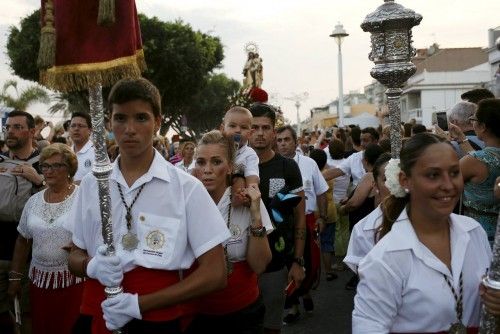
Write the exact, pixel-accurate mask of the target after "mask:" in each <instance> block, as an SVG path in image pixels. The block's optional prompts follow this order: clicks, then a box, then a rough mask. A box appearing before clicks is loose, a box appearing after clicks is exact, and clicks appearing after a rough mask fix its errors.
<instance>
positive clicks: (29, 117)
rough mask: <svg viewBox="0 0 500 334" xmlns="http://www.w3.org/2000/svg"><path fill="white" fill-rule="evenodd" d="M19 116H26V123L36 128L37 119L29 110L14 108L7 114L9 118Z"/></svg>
mask: <svg viewBox="0 0 500 334" xmlns="http://www.w3.org/2000/svg"><path fill="white" fill-rule="evenodd" d="M18 116H21V117H22V116H24V117H26V124H27V125H28V129H34V128H35V119H34V118H33V116H32V115H31V114H30V113H29V112H26V111H23V110H18V109H15V110H12V111H11V112H9V115H8V116H7V118H10V117H18Z"/></svg>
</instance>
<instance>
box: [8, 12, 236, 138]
mask: <svg viewBox="0 0 500 334" xmlns="http://www.w3.org/2000/svg"><path fill="white" fill-rule="evenodd" d="M139 21H140V25H141V33H142V41H143V45H144V53H145V57H146V63H147V66H148V69H147V71H146V72H145V73H144V74H143V75H144V77H146V78H147V79H149V80H151V81H152V82H153V83H154V84H155V85H156V86H157V87H158V89H159V90H160V94H161V96H162V111H163V114H164V116H165V117H164V119H165V122H164V124H163V126H162V130H163V131H162V132H163V133H165V132H166V131H167V130H168V128H170V127H172V128H174V130H177V131H178V132H179V131H180V128H181V125H182V119H183V116H184V119H187V121H188V124H187V126H188V127H189V128H190V129H192V130H193V131H194V133H200V132H202V131H205V130H207V129H211V128H212V125H214V124H216V123H218V122H219V121H220V118H221V113H222V112H223V111H224V109H225V107H226V105H225V103H226V102H227V96H228V95H231V94H233V93H234V91H235V90H237V89H238V88H239V83H238V82H236V81H234V80H231V79H228V78H227V77H225V76H224V75H220V74H217V75H214V74H213V71H214V70H215V69H218V68H220V67H221V63H222V60H223V59H224V52H223V46H222V43H221V41H220V39H219V38H218V37H216V36H212V35H209V34H205V33H203V32H200V31H194V30H193V29H192V27H191V26H190V25H189V24H186V23H184V22H183V21H181V20H177V21H175V22H163V21H161V20H159V19H158V18H156V17H153V18H148V17H146V16H145V15H142V14H141V15H139ZM39 22H40V18H39V11H35V12H34V13H32V14H30V15H28V16H27V17H25V18H23V19H22V20H21V26H20V29H18V28H17V27H11V29H10V34H9V37H8V42H7V54H8V56H9V58H10V67H11V69H12V71H13V72H14V74H16V75H18V76H20V77H21V78H23V79H26V80H31V81H38V69H37V67H36V59H37V54H38V48H39V39H40V23H39ZM107 91H109V90H105V91H104V97H106V93H107ZM86 97H87V93H86V92H74V93H69V94H58V95H56V96H55V97H54V98H55V100H56V101H57V102H56V104H54V105H53V106H52V108H51V110H50V111H52V112H57V111H61V110H66V112H68V110H69V111H74V110H80V109H82V108H83V109H85V108H86V109H87V110H88V102H87V100H86Z"/></svg>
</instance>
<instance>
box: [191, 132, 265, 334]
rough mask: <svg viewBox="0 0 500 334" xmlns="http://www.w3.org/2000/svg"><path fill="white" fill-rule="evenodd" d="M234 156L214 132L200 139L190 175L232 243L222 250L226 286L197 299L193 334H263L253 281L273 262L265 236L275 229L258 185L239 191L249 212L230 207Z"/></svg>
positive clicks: (260, 303)
mask: <svg viewBox="0 0 500 334" xmlns="http://www.w3.org/2000/svg"><path fill="white" fill-rule="evenodd" d="M234 151H235V143H234V142H233V141H231V140H229V139H227V138H226V137H224V136H223V135H222V133H221V132H220V131H217V130H214V131H210V132H209V133H207V134H205V135H204V136H203V137H202V138H201V140H200V142H199V144H198V150H197V152H196V168H195V172H194V174H195V176H196V177H197V178H198V179H199V180H200V181H201V182H202V183H203V185H204V186H205V188H206V189H207V191H208V193H209V194H210V196H211V197H212V199H213V200H214V202H215V203H216V204H217V207H218V208H219V210H220V212H221V214H222V217H224V218H225V219H226V224H227V227H228V228H229V231H230V232H231V238H230V239H229V240H228V241H227V242H226V244H225V246H224V249H225V253H226V265H227V270H228V280H227V286H226V288H224V289H223V290H220V291H217V292H214V293H211V294H209V295H207V296H204V297H202V298H201V300H200V302H199V305H200V309H199V312H200V315H199V316H198V318H197V319H195V321H194V323H193V325H192V328H191V333H200V332H202V331H203V332H212V331H213V332H215V331H217V332H219V333H240V334H243V333H245V334H246V333H248V334H250V333H263V320H264V311H265V307H264V303H263V301H262V299H261V297H260V291H259V285H258V282H257V275H259V274H261V273H262V272H264V270H265V269H266V266H267V264H268V263H269V262H270V261H271V256H272V255H271V249H270V247H269V243H268V240H267V234H268V233H271V231H272V230H273V226H272V224H271V220H270V218H269V215H268V213H267V210H266V208H265V206H264V203H263V202H262V200H261V196H260V192H259V188H258V186H257V185H256V184H250V185H249V186H248V187H247V188H244V189H242V190H241V192H242V195H243V196H246V197H247V198H248V199H249V200H250V207H249V208H248V207H246V206H238V207H235V206H232V205H231V182H230V177H231V175H232V168H233V164H232V161H233V156H234Z"/></svg>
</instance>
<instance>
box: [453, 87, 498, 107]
mask: <svg viewBox="0 0 500 334" xmlns="http://www.w3.org/2000/svg"><path fill="white" fill-rule="evenodd" d="M460 97H461V98H462V100H465V101H468V102H472V103H475V104H478V103H479V102H480V101H481V100H484V99H491V98H494V97H495V95H493V93H492V92H490V91H489V90H488V89H486V88H477V89H472V90H469V91H467V92H465V93H463V94H462V95H460Z"/></svg>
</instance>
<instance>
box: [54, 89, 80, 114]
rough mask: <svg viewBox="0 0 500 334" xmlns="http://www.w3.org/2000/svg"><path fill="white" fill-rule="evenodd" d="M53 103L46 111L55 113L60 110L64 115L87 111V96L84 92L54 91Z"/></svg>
mask: <svg viewBox="0 0 500 334" xmlns="http://www.w3.org/2000/svg"><path fill="white" fill-rule="evenodd" d="M52 100H53V101H54V104H53V105H52V106H50V108H49V109H48V112H49V113H50V114H56V113H59V112H61V113H62V114H63V116H64V117H68V116H69V115H71V114H73V113H75V112H87V113H88V112H89V108H90V107H89V98H88V95H87V94H86V92H70V93H56V94H54V95H52Z"/></svg>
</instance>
